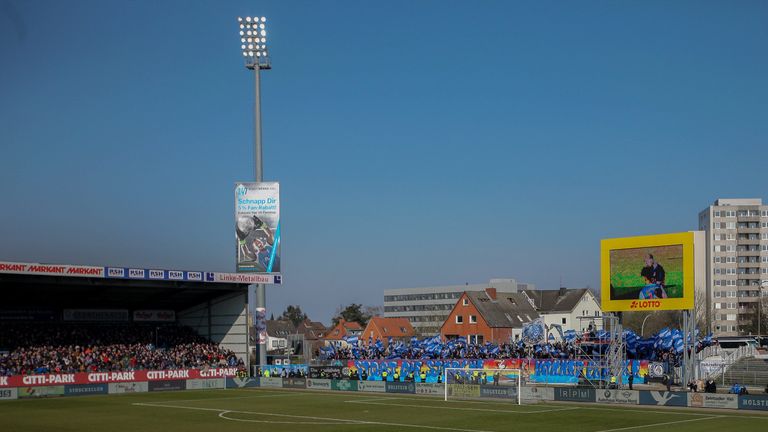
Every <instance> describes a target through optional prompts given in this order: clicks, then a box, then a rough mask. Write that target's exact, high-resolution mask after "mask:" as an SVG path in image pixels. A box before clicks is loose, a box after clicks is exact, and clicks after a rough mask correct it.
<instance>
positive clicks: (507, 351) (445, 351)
mask: <svg viewBox="0 0 768 432" xmlns="http://www.w3.org/2000/svg"><path fill="white" fill-rule="evenodd" d="M607 349H608V344H607V343H595V342H594V341H588V340H587V341H579V342H578V343H575V342H566V341H560V342H550V343H545V344H525V343H524V342H522V341H520V342H518V343H516V344H499V345H495V344H455V345H450V344H439V345H438V346H437V347H436V348H433V349H430V348H429V347H426V346H425V345H424V344H419V343H416V344H413V343H411V344H401V345H400V346H393V345H389V346H383V345H378V346H377V345H375V344H372V345H368V346H361V347H349V346H345V347H335V348H332V349H324V350H318V351H317V352H316V353H315V357H316V358H318V359H320V360H384V359H412V360H427V359H440V360H454V359H498V360H501V359H558V360H580V359H586V358H590V357H594V356H596V355H598V354H599V353H601V352H602V353H603V354H605V353H606V352H607ZM700 349H701V348H700V347H696V351H697V352H698V351H699V350H700ZM627 359H630V360H653V361H659V362H662V363H668V364H670V365H671V366H675V367H677V366H679V365H680V362H681V360H682V353H680V352H677V351H676V350H675V349H674V348H668V349H667V348H664V347H657V348H650V349H644V350H642V351H640V350H638V351H636V352H634V353H627Z"/></svg>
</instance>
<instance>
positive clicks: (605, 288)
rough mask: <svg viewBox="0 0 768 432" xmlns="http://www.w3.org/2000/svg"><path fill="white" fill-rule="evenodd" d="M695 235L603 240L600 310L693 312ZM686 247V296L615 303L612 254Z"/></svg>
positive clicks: (673, 234) (601, 247)
mask: <svg viewBox="0 0 768 432" xmlns="http://www.w3.org/2000/svg"><path fill="white" fill-rule="evenodd" d="M693 237H694V233H693V232H683V233H672V234H655V235H647V236H637V237H622V238H611V239H603V240H601V241H600V297H601V301H600V307H601V308H602V309H603V312H636V311H656V310H687V309H693V303H694V301H693V300H694V284H695V281H694V251H693V247H694V246H693ZM674 245H682V246H683V297H682V298H666V299H653V300H611V251H612V250H618V249H638V248H647V247H659V246H674Z"/></svg>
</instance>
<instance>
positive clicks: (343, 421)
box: [131, 402, 493, 432]
mask: <svg viewBox="0 0 768 432" xmlns="http://www.w3.org/2000/svg"><path fill="white" fill-rule="evenodd" d="M131 405H134V406H143V407H150V408H175V409H186V410H192V411H209V412H210V411H213V412H218V413H220V414H219V417H221V413H224V415H225V416H226V414H229V413H235V414H250V415H259V416H272V417H282V418H295V419H302V420H321V421H326V422H336V424H349V425H361V424H368V425H379V426H396V427H403V428H415V429H432V430H445V431H457V432H493V431H488V430H481V429H461V428H451V427H443V426H430V425H418V424H409V423H390V422H377V421H371V420H355V419H339V418H332V417H315V416H303V415H296V414H278V413H268V412H257V411H239V410H230V409H220V408H203V407H188V406H183V405H166V404H157V403H155V404H151V403H143V402H136V403H133V404H131ZM221 418H224V419H226V420H234V419H231V418H225V417H221ZM235 421H237V420H235ZM297 423H298V422H297Z"/></svg>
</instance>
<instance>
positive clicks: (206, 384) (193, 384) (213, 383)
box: [187, 378, 226, 390]
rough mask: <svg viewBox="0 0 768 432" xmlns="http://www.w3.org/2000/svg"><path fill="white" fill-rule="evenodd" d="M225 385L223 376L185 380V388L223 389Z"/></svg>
mask: <svg viewBox="0 0 768 432" xmlns="http://www.w3.org/2000/svg"><path fill="white" fill-rule="evenodd" d="M225 386H226V382H225V381H224V378H209V379H191V380H187V390H205V389H223V388H225Z"/></svg>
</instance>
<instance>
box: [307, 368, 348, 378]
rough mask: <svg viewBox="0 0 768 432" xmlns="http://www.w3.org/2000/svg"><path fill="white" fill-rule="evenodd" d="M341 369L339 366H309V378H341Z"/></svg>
mask: <svg viewBox="0 0 768 432" xmlns="http://www.w3.org/2000/svg"><path fill="white" fill-rule="evenodd" d="M343 369H344V368H343V367H341V366H310V367H309V377H310V378H341V377H342V376H343V375H342V371H343Z"/></svg>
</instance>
